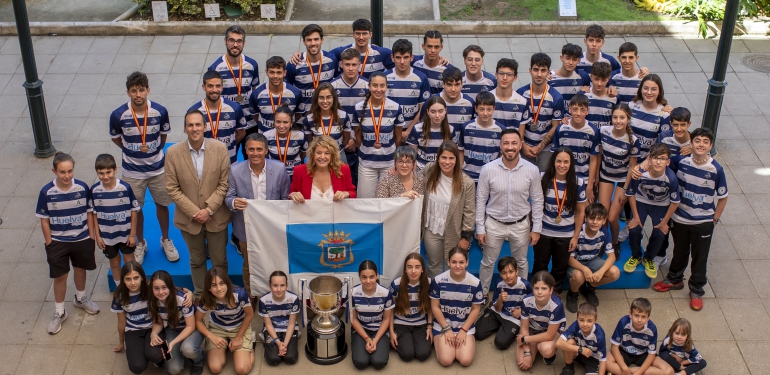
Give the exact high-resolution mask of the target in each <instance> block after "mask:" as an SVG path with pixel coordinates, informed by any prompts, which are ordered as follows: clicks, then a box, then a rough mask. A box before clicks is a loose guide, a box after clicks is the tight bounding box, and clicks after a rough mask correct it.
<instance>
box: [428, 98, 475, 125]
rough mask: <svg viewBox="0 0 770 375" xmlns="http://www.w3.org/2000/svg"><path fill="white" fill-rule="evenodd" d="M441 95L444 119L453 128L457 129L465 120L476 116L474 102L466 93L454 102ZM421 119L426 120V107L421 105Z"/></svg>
mask: <svg viewBox="0 0 770 375" xmlns="http://www.w3.org/2000/svg"><path fill="white" fill-rule="evenodd" d="M442 94H443V92H442V93H441V94H438V95H437V96H441V98H442V99H444V101H445V102H446V120H447V122H448V123H449V125H450V126H453V127H454V128H455V129H459V128H460V127H462V126H463V124H465V123H466V122H468V121H470V120H473V119H474V118H476V103H475V102H474V101H473V99H471V98H470V97H469V96H468V95H463V96H461V97H460V98H459V99H457V101H456V102H454V103H450V102H449V101H448V100H446V99H445V98H444V96H443V95H442ZM420 116H421V118H422V120H423V121H428V108H426V107H425V106H423V107H422V114H421V115H420Z"/></svg>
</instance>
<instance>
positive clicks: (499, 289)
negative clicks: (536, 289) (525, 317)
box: [476, 256, 532, 350]
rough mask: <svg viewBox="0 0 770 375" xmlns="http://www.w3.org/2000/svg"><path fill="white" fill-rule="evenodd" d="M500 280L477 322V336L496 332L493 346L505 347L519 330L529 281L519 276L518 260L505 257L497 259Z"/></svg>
mask: <svg viewBox="0 0 770 375" xmlns="http://www.w3.org/2000/svg"><path fill="white" fill-rule="evenodd" d="M497 272H499V273H500V278H501V279H502V280H500V282H499V283H497V286H495V292H494V294H493V296H492V304H491V305H490V306H489V307H487V309H486V311H484V313H483V314H482V315H481V318H479V320H478V321H477V322H476V339H477V340H484V339H485V338H487V337H489V336H491V335H492V334H494V335H495V347H496V348H498V349H500V350H505V349H508V348H510V347H511V345H513V342H514V341H515V340H516V335H518V334H519V329H521V319H520V318H521V300H522V299H524V297H525V296H527V295H529V294H532V284H530V283H529V281H527V279H522V278H521V277H519V270H518V263H517V262H516V259H513V257H509V256H504V257H502V258H500V260H498V261H497Z"/></svg>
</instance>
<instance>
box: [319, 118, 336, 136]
mask: <svg viewBox="0 0 770 375" xmlns="http://www.w3.org/2000/svg"><path fill="white" fill-rule="evenodd" d="M333 123H334V113H332V114H331V117H329V128H328V129H327V128H326V125H325V124H324V119H323V117H321V132H323V133H324V135H331V134H332V124H333Z"/></svg>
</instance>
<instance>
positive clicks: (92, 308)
mask: <svg viewBox="0 0 770 375" xmlns="http://www.w3.org/2000/svg"><path fill="white" fill-rule="evenodd" d="M72 304H73V305H75V307H77V308H80V309H83V310H86V312H87V313H89V314H92V315H93V314H98V313H99V305H97V304H96V302H94V301H91V299H90V298H88V296H83V299H82V300H79V301H78V297H77V296H75V298H74V299H73V300H72Z"/></svg>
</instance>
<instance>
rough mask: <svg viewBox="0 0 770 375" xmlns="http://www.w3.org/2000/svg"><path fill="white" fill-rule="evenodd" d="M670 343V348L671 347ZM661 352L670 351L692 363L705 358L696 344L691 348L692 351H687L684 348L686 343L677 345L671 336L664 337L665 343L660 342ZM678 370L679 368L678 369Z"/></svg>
mask: <svg viewBox="0 0 770 375" xmlns="http://www.w3.org/2000/svg"><path fill="white" fill-rule="evenodd" d="M669 344H670V346H671V347H670V348H669ZM660 352H661V353H664V352H665V353H668V354H670V355H675V356H677V357H679V358H681V359H683V360H687V361H690V363H699V362H700V361H702V360H703V357H702V356H701V355H700V353H699V352H698V349H695V346H693V347H692V349H690V351H687V350H685V349H684V345H677V344H675V343H674V342H673V341H672V340H671V337H670V336H666V338H665V339H663V343H662V344H660ZM677 370H678V369H677Z"/></svg>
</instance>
